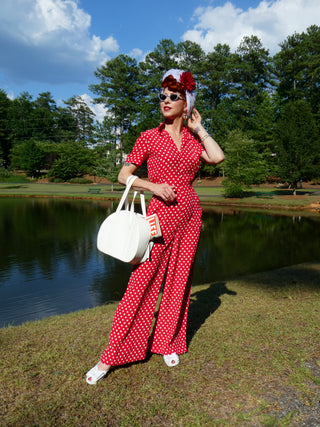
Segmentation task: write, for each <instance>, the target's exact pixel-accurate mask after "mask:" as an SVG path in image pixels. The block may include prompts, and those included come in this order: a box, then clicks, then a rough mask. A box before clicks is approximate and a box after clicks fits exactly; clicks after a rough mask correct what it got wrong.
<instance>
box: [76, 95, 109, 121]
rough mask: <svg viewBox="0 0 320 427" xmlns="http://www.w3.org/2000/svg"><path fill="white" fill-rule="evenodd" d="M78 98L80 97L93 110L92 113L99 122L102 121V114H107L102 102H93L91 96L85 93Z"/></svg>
mask: <svg viewBox="0 0 320 427" xmlns="http://www.w3.org/2000/svg"><path fill="white" fill-rule="evenodd" d="M80 98H82V99H83V101H84V102H85V103H86V104H87V106H88V107H89V108H90V109H91V111H93V112H94V114H95V115H96V117H95V119H96V120H98V121H99V122H102V121H103V118H104V116H105V115H106V114H107V109H106V108H105V106H104V105H103V104H94V103H93V99H92V97H91V96H90V95H88V94H87V93H84V94H83V95H80Z"/></svg>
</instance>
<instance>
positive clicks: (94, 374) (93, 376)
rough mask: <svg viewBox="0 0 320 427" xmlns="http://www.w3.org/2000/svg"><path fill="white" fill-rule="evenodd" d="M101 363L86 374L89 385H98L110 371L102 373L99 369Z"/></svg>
mask: <svg viewBox="0 0 320 427" xmlns="http://www.w3.org/2000/svg"><path fill="white" fill-rule="evenodd" d="M98 365H99V363H97V364H96V365H95V366H94V367H93V368H91V369H90V371H88V372H87V373H86V381H87V383H88V384H90V385H94V384H97V382H98V381H100V380H101V379H102V378H103V377H105V376H106V375H107V373H108V371H109V369H110V368H109V369H107V370H106V371H101V370H100V369H99V368H98Z"/></svg>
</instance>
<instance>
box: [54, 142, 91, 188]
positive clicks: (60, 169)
mask: <svg viewBox="0 0 320 427" xmlns="http://www.w3.org/2000/svg"><path fill="white" fill-rule="evenodd" d="M94 163H95V154H94V152H93V151H92V150H91V149H89V148H86V147H81V146H79V144H77V143H69V144H61V147H60V150H59V154H58V158H57V159H56V160H55V162H54V164H53V166H52V168H51V169H50V171H49V173H48V176H49V177H50V176H51V177H52V176H53V177H55V178H61V179H62V180H64V181H68V180H69V179H71V178H75V177H80V176H82V175H84V174H86V173H89V172H90V171H91V168H92V167H93V165H94Z"/></svg>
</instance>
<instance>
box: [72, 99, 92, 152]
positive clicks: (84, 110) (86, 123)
mask: <svg viewBox="0 0 320 427" xmlns="http://www.w3.org/2000/svg"><path fill="white" fill-rule="evenodd" d="M65 104H66V105H67V106H68V110H69V113H70V115H71V116H72V117H73V119H74V123H75V124H76V140H77V141H78V142H79V143H81V144H83V145H88V144H92V143H93V142H94V139H93V134H94V117H95V114H94V112H93V111H92V110H91V108H89V107H88V105H87V104H86V102H85V101H84V100H83V99H82V98H81V96H74V97H72V98H70V99H69V100H68V101H65Z"/></svg>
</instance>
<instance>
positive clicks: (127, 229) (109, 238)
mask: <svg viewBox="0 0 320 427" xmlns="http://www.w3.org/2000/svg"><path fill="white" fill-rule="evenodd" d="M136 178H137V177H136V176H134V175H131V176H130V177H129V178H128V180H127V185H126V189H125V191H124V193H123V195H122V197H121V200H120V203H119V206H118V208H117V210H116V212H114V213H112V214H111V215H109V216H108V217H107V218H106V219H105V220H104V221H103V223H102V224H101V226H100V229H99V231H98V236H97V247H98V249H99V251H101V252H103V253H105V254H107V255H110V256H112V257H114V258H117V259H119V260H121V261H124V262H128V263H131V264H139V263H141V262H144V261H145V260H146V259H147V258H148V257H149V255H150V251H151V248H152V245H153V242H150V238H151V233H150V225H149V222H148V221H147V219H146V205H145V198H144V194H143V192H142V191H140V203H141V210H142V214H140V213H137V212H135V211H134V200H135V197H136V194H137V192H136V191H135V192H134V196H133V201H132V203H131V207H130V206H129V199H128V196H129V191H130V188H131V186H132V184H133V181H134V180H135V179H136ZM123 205H124V206H125V208H124V209H122V207H123Z"/></svg>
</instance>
